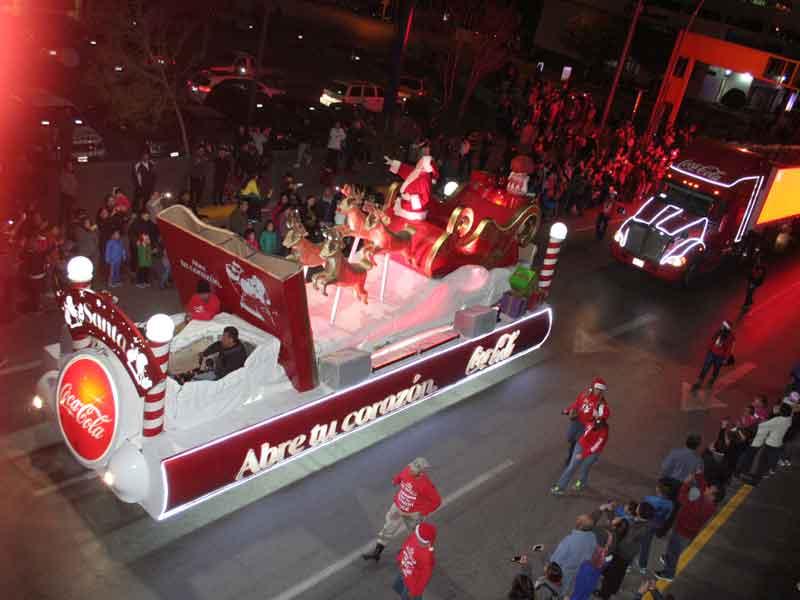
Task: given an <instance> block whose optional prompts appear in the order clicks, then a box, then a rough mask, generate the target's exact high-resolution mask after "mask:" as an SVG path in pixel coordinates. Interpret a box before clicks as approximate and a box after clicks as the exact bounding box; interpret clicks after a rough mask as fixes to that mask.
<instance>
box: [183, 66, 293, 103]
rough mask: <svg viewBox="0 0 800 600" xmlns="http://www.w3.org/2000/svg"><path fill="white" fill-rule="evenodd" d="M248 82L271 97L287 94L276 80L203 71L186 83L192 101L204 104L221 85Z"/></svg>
mask: <svg viewBox="0 0 800 600" xmlns="http://www.w3.org/2000/svg"><path fill="white" fill-rule="evenodd" d="M246 81H252V82H254V83H255V85H256V87H257V89H258V91H260V92H261V93H263V94H265V95H267V96H269V97H272V96H280V95H282V94H285V93H286V90H285V89H284V88H283V87H280V84H279V83H278V81H277V80H276V79H274V78H270V77H262V78H260V79H254V78H251V77H242V76H240V75H233V74H227V75H226V74H218V73H213V72H211V71H201V72H200V73H199V74H197V75H196V76H195V77H193V78H192V79H190V80H189V81H187V82H186V87H187V91H188V93H189V97H190V98H191V99H192V100H194V101H195V102H204V101H205V99H206V98H207V97H208V95H209V94H210V93H211V91H212V90H213V89H214V88H216V87H217V86H219V85H220V84H221V83H223V82H225V83H226V85H245V84H244V83H243V82H246ZM231 82H234V83H231Z"/></svg>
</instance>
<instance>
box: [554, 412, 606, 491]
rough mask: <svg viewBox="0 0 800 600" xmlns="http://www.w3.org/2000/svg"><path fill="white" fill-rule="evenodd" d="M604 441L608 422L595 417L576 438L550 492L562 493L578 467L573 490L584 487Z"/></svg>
mask: <svg viewBox="0 0 800 600" xmlns="http://www.w3.org/2000/svg"><path fill="white" fill-rule="evenodd" d="M606 442H608V423H606V421H605V419H595V421H594V423H593V424H592V425H591V426H590V427H587V428H586V431H585V432H584V433H583V435H582V436H581V437H580V439H579V440H578V443H577V444H576V445H575V449H574V450H573V451H572V458H571V459H570V461H569V464H568V465H567V468H566V469H564V472H563V473H561V477H560V478H559V480H558V483H556V484H555V485H554V486H553V487H552V488H550V492H551V493H553V494H555V495H556V496H561V495H563V494H564V490H566V489H567V486H568V485H569V482H570V480H571V479H572V476H573V475H574V474H575V470H576V469H579V468H580V471H579V473H578V480H577V481H576V482H575V491H580V490H582V489H583V488H584V487H586V484H587V482H588V481H589V469H590V468H591V467H592V465H593V464H594V463H596V462H597V459H598V458H600V453H601V452H602V451H603V448H605V446H606Z"/></svg>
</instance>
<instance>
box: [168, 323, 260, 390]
mask: <svg viewBox="0 0 800 600" xmlns="http://www.w3.org/2000/svg"><path fill="white" fill-rule="evenodd" d="M198 358H199V360H200V369H199V370H197V371H192V372H190V373H186V374H185V375H182V376H181V377H179V381H180V382H181V383H186V382H187V381H192V380H194V381H217V380H218V379H222V378H223V377H225V376H226V375H227V374H228V373H232V372H233V371H235V370H236V369H241V368H242V367H243V366H244V361H245V360H247V350H245V347H244V345H243V344H242V342H241V341H240V340H239V330H238V329H236V327H233V326H231V325H229V326H228V327H226V328H225V329H223V330H222V338H220V341H218V342H214V343H213V344H211V345H210V346H209V347H208V348H206V349H205V350H203V351H202V352H201V353H200V354H199V355H198Z"/></svg>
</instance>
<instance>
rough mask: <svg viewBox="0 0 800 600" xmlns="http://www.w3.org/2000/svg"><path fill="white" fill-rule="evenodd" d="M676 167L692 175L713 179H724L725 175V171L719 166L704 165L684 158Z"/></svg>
mask: <svg viewBox="0 0 800 600" xmlns="http://www.w3.org/2000/svg"><path fill="white" fill-rule="evenodd" d="M675 167H676V170H678V169H683V170H684V171H688V172H689V173H691V174H692V175H698V176H699V177H705V178H706V179H710V180H712V181H722V177H723V176H724V175H725V171H723V170H722V169H720V168H719V167H715V166H713V165H704V164H701V163H699V162H696V161H693V160H682V161H681V162H679V163H678V164H677V165H675Z"/></svg>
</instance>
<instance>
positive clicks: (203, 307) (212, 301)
mask: <svg viewBox="0 0 800 600" xmlns="http://www.w3.org/2000/svg"><path fill="white" fill-rule="evenodd" d="M221 310H222V305H221V303H220V301H219V297H218V296H217V295H216V294H215V293H214V292H212V291H211V285H210V284H209V283H208V282H207V281H206V280H205V279H201V280H200V281H198V282H197V293H195V294H193V295H192V297H191V298H189V304H188V305H187V306H186V320H187V321H188V320H195V321H210V320H211V319H213V318H214V317H216V316H217V315H218V314H219V313H220V312H221Z"/></svg>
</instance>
